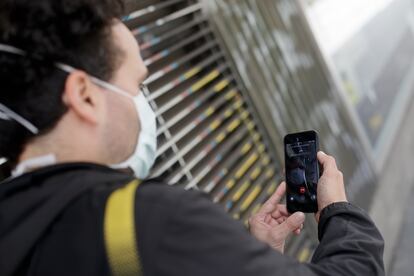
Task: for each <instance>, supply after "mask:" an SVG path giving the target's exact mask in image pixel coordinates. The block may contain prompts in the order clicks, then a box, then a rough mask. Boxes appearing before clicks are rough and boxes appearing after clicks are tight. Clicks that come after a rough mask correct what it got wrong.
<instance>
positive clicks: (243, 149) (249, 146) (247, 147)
mask: <svg viewBox="0 0 414 276" xmlns="http://www.w3.org/2000/svg"><path fill="white" fill-rule="evenodd" d="M251 148H252V144H251V143H247V144H245V145H244V146H243V148H242V149H241V153H242V154H243V155H244V154H246V153H247V152H248V151H249V150H250V149H251Z"/></svg>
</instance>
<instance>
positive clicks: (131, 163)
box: [111, 92, 157, 179]
mask: <svg viewBox="0 0 414 276" xmlns="http://www.w3.org/2000/svg"><path fill="white" fill-rule="evenodd" d="M131 98H132V100H133V101H134V105H135V109H136V110H137V114H138V118H139V120H140V122H141V131H140V133H139V135H138V140H137V144H136V146H135V150H134V153H133V154H132V155H131V157H129V158H128V159H127V160H126V161H124V162H121V163H119V164H114V165H111V168H114V169H122V168H131V169H132V170H133V171H134V174H135V176H136V177H137V178H139V179H144V178H146V177H147V176H148V174H149V172H150V169H151V167H152V166H153V165H154V162H155V158H156V156H157V123H156V117H155V113H154V111H153V110H152V108H151V106H150V105H149V104H148V102H147V100H146V99H145V97H144V95H143V93H142V92H141V93H139V95H138V96H135V97H131Z"/></svg>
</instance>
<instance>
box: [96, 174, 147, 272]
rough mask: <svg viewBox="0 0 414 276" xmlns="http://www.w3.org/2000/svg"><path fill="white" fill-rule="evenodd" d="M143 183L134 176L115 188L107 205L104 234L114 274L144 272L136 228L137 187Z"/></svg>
mask: <svg viewBox="0 0 414 276" xmlns="http://www.w3.org/2000/svg"><path fill="white" fill-rule="evenodd" d="M139 184H140V181H139V180H134V181H132V182H131V183H129V184H128V185H126V186H123V187H122V188H120V189H117V190H115V191H114V192H113V193H112V194H111V195H110V196H109V198H108V201H107V203H106V208H105V220H104V237H105V245H106V251H107V256H108V261H109V265H110V267H111V271H112V275H114V276H121V275H142V269H141V263H140V259H139V255H138V250H137V237H136V229H135V191H136V189H137V187H138V185H139Z"/></svg>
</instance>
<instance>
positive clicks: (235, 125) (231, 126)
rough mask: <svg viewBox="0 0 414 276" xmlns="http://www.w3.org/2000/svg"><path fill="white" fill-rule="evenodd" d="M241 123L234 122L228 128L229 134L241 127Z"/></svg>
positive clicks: (238, 121)
mask: <svg viewBox="0 0 414 276" xmlns="http://www.w3.org/2000/svg"><path fill="white" fill-rule="evenodd" d="M240 123H241V121H240V120H239V119H237V120H234V121H233V122H232V123H231V124H230V125H229V126H228V127H227V131H228V132H232V131H233V130H235V129H236V127H238V126H239V125H240Z"/></svg>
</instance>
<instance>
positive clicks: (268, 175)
mask: <svg viewBox="0 0 414 276" xmlns="http://www.w3.org/2000/svg"><path fill="white" fill-rule="evenodd" d="M274 175H275V171H274V170H272V169H269V170H268V171H267V172H266V176H267V177H268V178H271V177H272V176H274Z"/></svg>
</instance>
